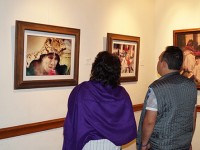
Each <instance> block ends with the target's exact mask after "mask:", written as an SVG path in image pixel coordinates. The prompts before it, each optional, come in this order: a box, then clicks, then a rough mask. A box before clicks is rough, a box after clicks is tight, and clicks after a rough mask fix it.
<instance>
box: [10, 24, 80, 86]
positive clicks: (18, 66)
mask: <svg viewBox="0 0 200 150" xmlns="http://www.w3.org/2000/svg"><path fill="white" fill-rule="evenodd" d="M15 36H16V38H15V66H14V68H15V69H14V89H29V88H44V87H60V86H75V85H77V84H78V69H79V45H80V29H75V28H67V27H60V26H53V25H45V24H38V23H32V22H25V21H18V20H17V21H16V34H15ZM44 58H45V59H44ZM44 60H45V61H44ZM45 63H46V64H45ZM50 63H51V65H50Z"/></svg>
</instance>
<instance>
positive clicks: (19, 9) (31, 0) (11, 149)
mask: <svg viewBox="0 0 200 150" xmlns="http://www.w3.org/2000/svg"><path fill="white" fill-rule="evenodd" d="M199 8H200V1H199V0H177V1H174V0H168V1H166V0H165V1H164V0H148V1H147V0H123V1H120V0H101V1H94V0H82V1H81V0H78V1H76V0H48V1H47V0H42V1H41V0H28V1H27V0H17V1H14V0H7V1H3V0H1V1H0V11H1V13H0V18H1V22H0V33H1V36H0V41H1V44H0V72H1V75H0V89H1V92H0V128H6V127H10V126H16V125H22V124H27V123H34V122H39V121H45V120H50V119H56V118H62V117H65V114H66V112H67V98H68V96H69V93H70V92H71V90H72V89H73V87H56V88H39V89H24V90H14V89H13V82H14V52H15V44H14V43H15V20H23V21H29V22H35V23H42V24H50V25H57V26H64V27H72V28H78V29H81V37H80V59H79V63H80V64H79V83H80V82H82V81H84V80H88V78H89V72H90V69H91V63H92V61H93V59H94V57H95V55H96V54H97V53H98V52H99V51H101V50H105V49H106V35H107V32H110V33H117V34H124V35H132V36H139V37H140V39H141V40H140V61H139V78H138V79H139V80H138V82H133V83H122V86H124V87H125V88H126V89H127V91H128V92H129V94H130V96H131V99H132V101H133V104H139V103H142V101H143V99H144V96H145V93H146V90H147V87H148V85H149V84H150V83H151V82H152V81H153V80H155V79H156V78H158V76H157V73H156V62H157V58H158V56H159V54H160V52H161V51H163V50H164V48H165V47H166V46H167V45H172V44H173V43H172V41H173V36H172V31H173V30H175V29H184V28H196V27H198V28H199V27H200V18H199V14H200V9H199ZM88 60H90V61H89V63H88ZM139 114H140V113H139V112H137V113H136V118H137V120H138V119H139ZM197 123H198V125H197V127H198V126H199V123H200V120H199V115H198V119H197ZM198 130H199V128H197V130H196V133H195V137H194V140H193V143H194V145H195V146H196V147H195V148H196V149H198V148H197V146H198V143H197V138H198V137H199V136H200V135H199V133H200V132H198ZM62 140H63V139H62V128H58V129H53V130H48V131H43V132H38V133H33V134H28V135H24V136H19V137H14V138H8V139H3V140H0V149H1V150H47V149H48V150H60V149H61V146H62ZM134 144H135V143H132V144H131V145H129V146H128V147H125V148H124V149H125V150H130V149H135V145H134ZM195 148H194V149H195Z"/></svg>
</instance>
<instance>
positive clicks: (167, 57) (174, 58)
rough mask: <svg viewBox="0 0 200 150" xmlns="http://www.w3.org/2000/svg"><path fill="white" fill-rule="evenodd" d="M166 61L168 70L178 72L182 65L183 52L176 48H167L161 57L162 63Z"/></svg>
mask: <svg viewBox="0 0 200 150" xmlns="http://www.w3.org/2000/svg"><path fill="white" fill-rule="evenodd" d="M163 60H164V61H166V63H167V64H168V68H169V69H172V70H180V69H181V66H182V64H183V52H182V50H181V49H180V48H179V47H177V46H168V47H166V50H165V51H164V53H163V55H162V61H163Z"/></svg>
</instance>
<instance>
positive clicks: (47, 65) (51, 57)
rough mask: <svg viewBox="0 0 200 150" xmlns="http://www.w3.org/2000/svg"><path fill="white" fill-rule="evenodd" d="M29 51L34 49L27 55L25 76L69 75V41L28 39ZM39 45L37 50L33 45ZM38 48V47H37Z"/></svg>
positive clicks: (33, 37)
mask: <svg viewBox="0 0 200 150" xmlns="http://www.w3.org/2000/svg"><path fill="white" fill-rule="evenodd" d="M28 39H29V44H30V45H31V44H32V45H31V46H32V47H31V46H29V49H34V51H31V52H32V53H28V54H27V64H26V75H27V76H47V75H69V74H70V62H71V61H70V60H71V51H70V45H71V43H70V41H69V40H65V39H58V38H44V37H35V36H31V37H28ZM35 41H36V42H37V43H39V42H40V43H41V48H39V50H38V51H37V50H35V49H37V48H36V47H34V46H35V43H36V42H35ZM38 41H39V42H38ZM38 47H40V46H38Z"/></svg>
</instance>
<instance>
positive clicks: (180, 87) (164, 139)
mask: <svg viewBox="0 0 200 150" xmlns="http://www.w3.org/2000/svg"><path fill="white" fill-rule="evenodd" d="M150 87H151V88H152V89H153V91H154V93H155V96H156V99H157V107H158V115H157V121H156V124H155V127H154V130H153V133H152V135H151V137H150V142H151V146H152V148H153V149H159V150H161V149H162V150H172V149H187V148H189V147H190V144H191V140H192V134H193V110H194V107H195V104H196V100H197V90H196V85H195V84H194V82H193V81H191V80H190V79H187V78H185V77H183V76H181V75H179V73H178V72H175V73H171V74H167V75H165V76H163V77H161V78H160V79H159V80H156V81H155V82H154V83H152V84H151V85H150Z"/></svg>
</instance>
